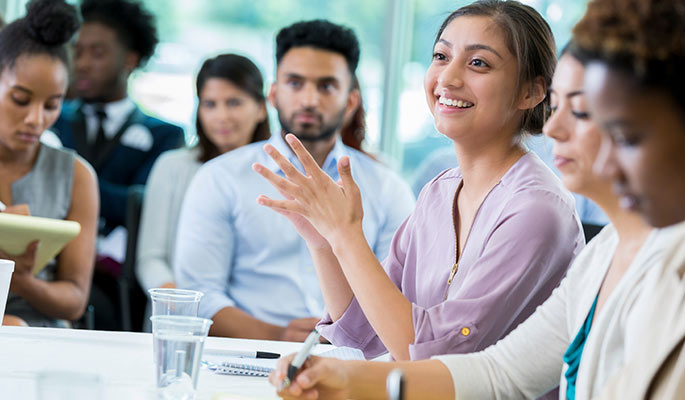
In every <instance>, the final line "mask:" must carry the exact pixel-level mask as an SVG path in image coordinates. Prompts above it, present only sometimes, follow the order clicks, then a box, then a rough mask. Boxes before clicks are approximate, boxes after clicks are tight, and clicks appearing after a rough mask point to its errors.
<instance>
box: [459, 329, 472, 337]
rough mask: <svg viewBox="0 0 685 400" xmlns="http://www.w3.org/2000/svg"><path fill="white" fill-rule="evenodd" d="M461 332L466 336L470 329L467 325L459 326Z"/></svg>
mask: <svg viewBox="0 0 685 400" xmlns="http://www.w3.org/2000/svg"><path fill="white" fill-rule="evenodd" d="M461 334H462V335H464V336H468V335H470V334H471V329H469V328H467V327H463V328H461Z"/></svg>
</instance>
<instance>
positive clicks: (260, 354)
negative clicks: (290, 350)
mask: <svg viewBox="0 0 685 400" xmlns="http://www.w3.org/2000/svg"><path fill="white" fill-rule="evenodd" d="M204 352H205V353H206V354H212V355H217V356H225V357H240V358H271V359H276V358H281V355H280V354H278V353H271V352H268V351H258V350H224V349H205V351H204Z"/></svg>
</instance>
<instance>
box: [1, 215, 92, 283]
mask: <svg viewBox="0 0 685 400" xmlns="http://www.w3.org/2000/svg"><path fill="white" fill-rule="evenodd" d="M80 231H81V225H80V224H79V223H78V222H76V221H64V220H61V219H52V218H41V217H33V216H27V215H16V214H7V213H0V250H2V251H4V252H5V253H7V254H9V255H11V256H16V255H20V254H23V253H24V252H25V251H26V247H27V246H28V245H29V244H30V243H31V242H33V241H35V240H38V241H40V244H39V245H38V250H37V252H36V263H35V264H34V266H33V274H34V275H36V274H38V273H39V272H40V271H41V270H42V269H43V268H45V266H46V265H47V264H48V262H50V260H52V259H53V258H54V257H55V256H56V255H57V254H58V253H59V252H60V251H61V250H62V248H64V246H66V244H67V243H69V241H70V240H71V239H73V238H75V237H76V235H78V234H79V232H80Z"/></svg>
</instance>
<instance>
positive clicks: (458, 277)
mask: <svg viewBox="0 0 685 400" xmlns="http://www.w3.org/2000/svg"><path fill="white" fill-rule="evenodd" d="M554 65H555V49H554V41H553V37H552V33H551V31H550V29H549V26H548V25H547V23H546V22H545V21H544V19H543V18H542V17H541V16H540V15H539V14H538V13H537V12H536V11H535V10H534V9H533V8H531V7H529V6H525V5H523V4H521V3H518V2H513V1H510V2H501V1H479V2H476V3H473V4H471V5H469V6H465V7H462V8H460V9H459V10H457V11H455V12H454V13H452V14H451V15H450V16H449V17H448V18H447V19H446V20H445V22H444V23H443V25H442V27H441V28H440V30H439V32H438V35H437V38H436V41H435V44H434V51H433V61H432V63H431V65H430V67H429V69H428V71H427V73H426V78H425V89H426V98H427V102H428V106H429V108H430V109H431V112H432V113H433V116H434V118H435V125H436V127H437V129H438V131H440V132H441V133H442V134H444V135H445V136H447V137H448V138H450V139H451V140H452V141H453V142H454V148H455V151H456V153H457V157H458V159H459V164H460V167H459V168H454V169H450V170H447V171H444V172H443V173H441V174H440V175H438V176H437V177H436V178H435V179H434V180H433V181H432V182H430V183H429V184H427V185H426V187H424V189H423V191H422V192H421V194H420V195H419V198H418V201H417V204H416V209H415V210H414V212H413V214H412V215H411V216H410V217H409V218H408V219H407V220H406V221H405V222H404V224H403V225H402V226H401V227H400V229H399V230H398V232H397V233H396V234H395V237H394V239H393V242H392V245H391V249H390V254H389V255H388V257H387V258H386V259H385V261H383V263H380V262H379V261H378V260H377V259H376V258H375V257H374V255H373V252H372V251H371V249H370V248H369V246H368V245H367V243H366V240H365V239H364V236H363V233H362V231H361V221H362V216H363V211H362V209H361V200H360V198H361V196H373V195H374V193H359V190H358V187H357V186H356V185H355V183H354V181H353V180H352V178H351V174H350V168H351V166H350V164H349V160H348V159H346V158H343V159H341V161H340V164H339V171H340V176H341V178H342V184H341V185H337V184H336V183H335V182H333V181H332V180H331V179H329V178H328V177H326V176H325V175H324V174H323V172H321V171H320V170H319V168H318V167H317V166H316V163H315V162H314V161H313V159H312V158H311V156H310V155H309V154H307V153H306V151H305V150H304V148H303V147H302V145H301V144H300V143H299V141H297V139H296V138H295V137H294V136H292V135H289V136H287V137H286V140H287V141H288V142H289V144H290V146H291V147H292V148H293V150H294V151H295V153H296V154H297V155H298V157H299V158H300V160H301V161H302V163H303V165H304V166H305V169H306V175H303V174H301V173H300V172H298V171H297V170H296V169H295V168H294V167H293V166H292V165H290V164H289V163H288V162H287V161H286V160H285V159H284V158H283V157H282V156H281V155H280V154H278V152H276V150H275V149H274V148H273V147H270V146H266V147H265V150H266V151H267V153H268V154H269V155H271V157H272V158H273V159H274V160H275V161H276V162H277V163H278V164H279V165H280V166H281V168H282V170H283V171H284V172H285V175H286V178H282V177H279V176H277V175H275V174H273V173H271V172H270V171H269V170H268V169H266V168H264V167H262V166H260V165H255V170H256V171H257V172H259V173H260V174H262V175H263V176H264V177H265V178H267V179H269V180H270V181H271V183H272V184H274V186H276V187H277V188H278V189H279V190H280V191H281V193H282V194H283V195H284V196H285V197H286V200H273V199H269V198H266V197H264V196H261V197H260V198H259V199H258V201H259V202H260V204H263V205H266V206H269V207H271V208H273V209H274V210H276V211H279V212H281V213H283V214H285V215H286V216H288V217H289V218H290V219H291V220H292V222H293V223H294V224H295V226H296V227H297V228H298V230H299V232H300V234H301V235H302V236H303V237H304V238H305V240H306V241H307V244H308V246H309V249H310V252H311V254H312V257H313V259H314V263H315V266H316V269H317V273H318V276H319V282H320V284H321V287H322V292H323V297H324V300H325V302H326V307H327V311H328V315H326V316H325V317H324V319H323V320H322V322H321V323H320V325H319V329H320V330H321V332H322V333H323V335H324V336H325V337H326V338H327V339H329V340H330V341H331V342H332V343H333V344H335V345H338V346H341V345H344V346H352V347H356V348H360V349H362V350H363V351H364V353H365V355H366V356H367V357H375V356H377V355H380V354H382V353H384V352H386V351H389V352H390V353H391V355H392V357H393V358H395V359H396V360H409V359H424V358H428V357H431V356H433V355H437V354H445V353H469V352H473V351H477V350H480V349H484V348H485V347H487V346H489V345H491V344H493V343H495V342H496V341H497V340H499V339H500V338H502V337H504V336H505V335H506V334H507V333H508V332H510V331H511V330H512V329H514V328H515V327H516V326H517V325H518V324H519V323H520V322H522V321H524V320H525V319H526V318H527V317H528V316H529V315H530V314H532V313H533V311H534V310H535V308H536V307H537V306H538V305H539V304H541V303H542V302H543V301H544V300H545V299H546V298H547V297H548V296H549V295H550V293H551V292H552V290H553V289H554V288H555V287H556V286H557V284H558V283H559V281H560V280H561V278H562V277H563V276H564V274H565V272H566V268H567V267H568V265H569V264H570V263H571V261H572V260H573V258H574V257H575V255H576V254H577V253H578V251H580V249H581V248H582V247H583V245H584V239H583V236H582V231H581V227H580V224H579V222H578V218H577V217H576V215H575V210H574V206H573V200H572V198H571V195H570V193H569V192H568V191H566V190H565V189H564V188H563V187H562V186H561V183H560V182H559V180H558V179H557V178H556V177H555V176H554V174H553V173H552V171H550V170H549V169H548V168H547V167H546V166H545V165H544V163H543V162H542V161H541V160H540V159H539V158H538V157H537V156H536V155H535V154H533V153H531V152H528V151H527V150H526V149H525V148H524V146H523V145H522V144H521V143H522V140H521V139H522V137H523V135H526V134H530V133H536V132H540V131H541V129H542V124H543V121H544V117H545V116H546V114H547V112H548V108H549V102H548V99H546V93H547V88H548V87H549V83H550V81H551V78H552V73H553V70H554Z"/></svg>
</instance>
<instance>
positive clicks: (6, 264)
mask: <svg viewBox="0 0 685 400" xmlns="http://www.w3.org/2000/svg"><path fill="white" fill-rule="evenodd" d="M13 272H14V261H12V260H0V325H2V318H3V317H4V316H5V305H6V304H7V296H8V295H9V292H10V281H12V273H13Z"/></svg>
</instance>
